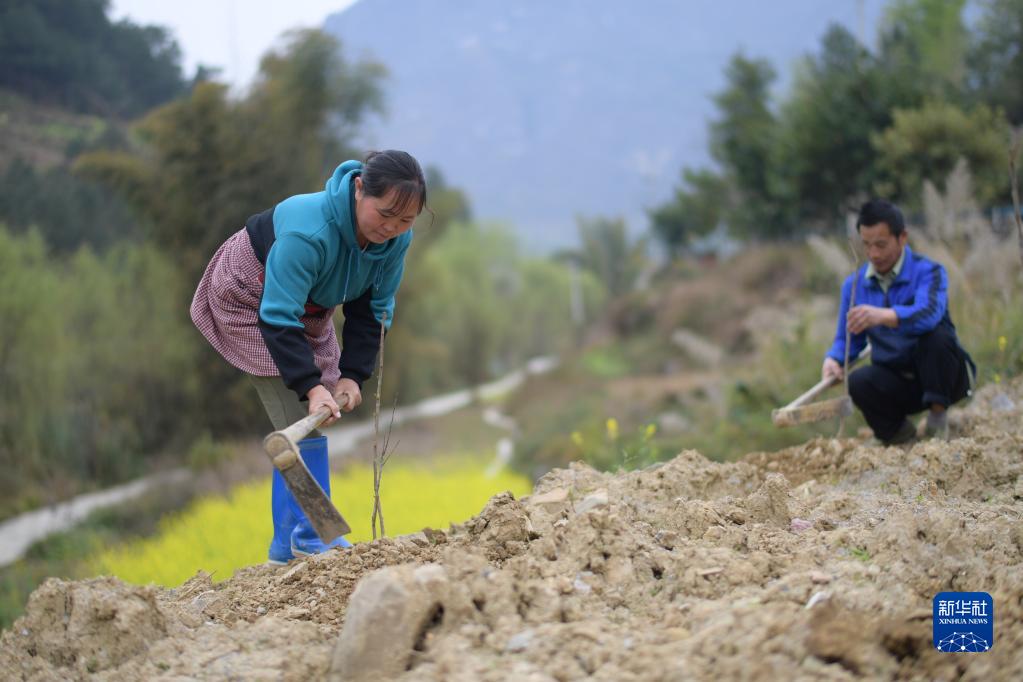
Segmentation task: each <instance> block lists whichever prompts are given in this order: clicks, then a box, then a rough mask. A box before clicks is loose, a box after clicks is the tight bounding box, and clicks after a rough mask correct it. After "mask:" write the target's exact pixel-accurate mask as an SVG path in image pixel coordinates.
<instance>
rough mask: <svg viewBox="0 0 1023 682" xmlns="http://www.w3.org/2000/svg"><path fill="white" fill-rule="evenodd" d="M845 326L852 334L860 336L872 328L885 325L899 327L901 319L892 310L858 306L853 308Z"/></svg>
mask: <svg viewBox="0 0 1023 682" xmlns="http://www.w3.org/2000/svg"><path fill="white" fill-rule="evenodd" d="M845 324H846V326H847V327H848V328H849V332H850V333H852V334H859V333H860V332H864V331H866V330H868V329H870V328H871V327H877V326H878V325H884V326H885V327H898V326H899V318H898V316H896V315H895V311H894V310H892V309H891V308H878V307H877V306H873V305H858V306H856V307H855V308H852V309H851V310H850V311H849V313H848V314H847V315H846V317H845Z"/></svg>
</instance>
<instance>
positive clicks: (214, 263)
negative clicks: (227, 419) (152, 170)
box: [191, 228, 341, 393]
mask: <svg viewBox="0 0 1023 682" xmlns="http://www.w3.org/2000/svg"><path fill="white" fill-rule="evenodd" d="M262 298H263V265H262V263H260V262H259V259H257V258H256V253H255V252H254V251H253V250H252V243H251V242H250V241H249V235H248V232H246V231H245V228H242V229H241V230H239V231H238V232H235V233H234V234H233V235H231V236H230V237H229V238H228V239H227V241H225V242H224V243H223V244H222V245H221V246H220V248H219V249H217V252H216V253H215V254H213V258H212V259H210V262H209V265H207V266H206V272H204V273H203V276H202V279H201V280H199V287H198V288H197V289H196V290H195V296H194V297H193V298H192V308H191V314H192V322H193V323H195V326H196V327H197V328H198V329H199V331H200V332H202V335H203V336H205V337H206V340H207V341H209V342H210V345H211V346H213V348H214V349H215V350H216V351H217V352H218V353H220V355H221V356H222V357H223V358H224V359H225V360H227V361H228V362H229V363H231V364H232V365H234V366H235V367H237V368H238V369H240V370H242V371H243V372H248V373H249V374H253V375H255V376H259V377H272V376H280V371H278V369H277V365H276V364H274V361H273V358H272V357H271V356H270V351H268V350H267V348H266V343H264V342H263V337H262V335H261V334H260V333H259V303H260V300H261V299H262ZM333 313H334V308H319V307H317V306H311V305H310V306H307V308H306V314H305V315H303V316H302V317H301V318H299V322H301V323H302V325H303V326H304V327H305V336H306V339H308V341H309V347H310V348H312V351H313V361H314V362H315V363H316V366H317V367H319V368H320V373H321V375H322V382H323V385H324V386H325V387H326V388H327V390H329V391H330V392H332V393H333V392H334V388H335V387H336V386H337V382H338V380H339V379H340V378H341V372H340V370H339V369H338V361H339V360H340V359H341V349H340V347H339V346H338V342H337V336H336V334H335V333H334V322H333V319H332V315H333Z"/></svg>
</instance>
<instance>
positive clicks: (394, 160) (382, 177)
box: [362, 149, 426, 215]
mask: <svg viewBox="0 0 1023 682" xmlns="http://www.w3.org/2000/svg"><path fill="white" fill-rule="evenodd" d="M392 189H393V190H395V195H394V203H393V204H392V205H391V207H390V208H391V210H393V211H394V212H395V213H402V212H403V211H404V210H405V209H406V208H408V207H410V206H415V207H416V214H417V215H418V214H419V213H421V212H422V210H423V207H424V206H425V205H426V178H425V177H424V176H423V169H422V168H420V167H419V162H418V161H416V160H415V157H413V156H412V155H411V154H409V153H407V152H401V151H398V150H396V149H385V150H384V151H382V152H370V153H369V154H367V155H366V159H365V160H364V161H363V162H362V190H363V191H364V192H365V193H366V194H367V195H368V196H371V197H376V198H380V197H382V196H384V195H385V194H387V193H388V192H390V191H391V190H392Z"/></svg>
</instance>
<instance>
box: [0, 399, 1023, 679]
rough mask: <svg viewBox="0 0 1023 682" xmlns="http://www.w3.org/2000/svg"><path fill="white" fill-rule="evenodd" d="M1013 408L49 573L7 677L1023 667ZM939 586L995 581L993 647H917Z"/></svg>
mask: <svg viewBox="0 0 1023 682" xmlns="http://www.w3.org/2000/svg"><path fill="white" fill-rule="evenodd" d="M999 395H1001V396H1002V397H1001V398H999V397H998V396H999ZM1006 398H1008V400H1006ZM1021 406H1023V380H1019V379H1017V380H1016V381H1015V382H1014V383H1013V384H1012V385H1011V386H1009V387H1006V391H1005V393H999V392H998V391H996V390H995V387H986V389H985V390H982V391H981V392H980V394H979V395H978V396H977V397H976V398H975V400H974V401H973V403H972V405H970V406H969V407H968V408H967V409H965V410H962V411H955V412H953V425H954V439H953V440H952V441H951V442H948V443H938V442H922V443H918V444H916V445H914V446H913V447H905V448H881V447H871V446H868V445H866V444H864V443H863V442H861V441H858V440H853V439H847V440H831V439H818V440H814V441H812V442H809V443H806V444H804V445H802V446H799V447H795V448H790V449H787V450H783V451H781V452H777V453H773V454H763V453H760V454H752V455H749V456H748V457H747V458H746V459H745V460H744V461H742V462H738V463H731V464H718V463H713V462H709V461H708V460H706V459H705V458H703V457H702V456H701V455H699V454H698V453H696V452H683V453H681V454H680V455H679V456H678V457H676V458H675V459H674V460H672V461H670V462H667V463H665V464H662V465H659V466H655V467H651V468H648V469H646V470H643V471H640V472H627V473H618V474H603V473H599V472H597V471H594V470H592V469H590V468H588V467H585V466H581V465H573V466H572V467H571V468H569V469H567V470H557V471H554V472H551V473H550V474H548V475H547V476H545V477H544V478H543V479H541V481H540V482H539V483H538V485H537V488H536V491H535V493H534V494H533V495H532V496H531V497H529V498H525V499H524V500H521V501H517V500H513V499H512V498H511V497H510V496H508V495H499V496H496V497H494V498H493V499H492V500H491V501H490V503H489V504H488V506H487V507H486V509H484V510H483V512H482V513H481V514H480V515H479V516H477V517H475V518H474V519H472V520H470V521H469V522H467V523H466V524H464V525H461V526H457V527H454V528H452V529H451V530H450V531H449V532H446V533H440V532H435V531H431V532H428V533H426V534H423V535H418V536H416V537H409V538H402V539H398V540H391V539H385V540H380V541H376V542H373V543H367V544H362V545H358V546H356V548H354V549H353V550H351V551H348V552H332V553H329V554H327V555H323V556H318V557H313V558H310V559H308V560H303V561H297V562H293V563H292V564H291V565H290V566H289V567H287V568H284V569H278V570H274V569H270V568H265V567H253V568H250V569H246V570H244V571H241V572H239V573H238V574H236V575H235V576H234V577H233V578H232V579H230V580H228V581H225V582H223V583H221V584H218V585H216V586H214V585H212V584H211V583H210V581H209V578H208V577H207V576H203V575H198V576H196V577H195V578H193V579H192V580H191V581H189V582H188V583H186V584H185V585H183V586H182V587H180V588H178V589H176V590H161V589H156V588H138V587H133V586H128V585H124V584H122V583H120V582H119V581H117V580H115V579H97V580H91V581H81V582H76V583H68V582H63V581H60V580H57V579H51V580H50V581H48V582H47V583H46V584H44V585H43V586H42V587H41V588H39V589H38V590H37V591H36V592H35V593H34V594H33V596H32V598H31V600H30V602H29V605H28V608H27V611H26V615H25V616H24V617H23V618H22V619H20V620H19V621H17V622H16V623H15V625H14V626H13V627H12V629H11V630H9V631H7V632H5V633H4V634H3V636H2V640H0V670H4V671H8V672H9V673H14V675H15V676H19V675H20V676H21V677H22V678H24V679H39V680H43V679H47V680H48V679H69V678H71V679H75V678H86V677H89V676H90V673H93V674H94V677H95V679H106V680H134V679H153V678H160V677H163V678H165V679H182V678H188V679H215V680H224V679H289V680H305V679H321V678H324V677H325V676H326V675H327V674H328V670H329V669H330V667H331V665H332V664H331V657H332V653H333V652H334V650H335V646H339V647H340V648H339V651H340V652H342V653H343V655H344V660H343V661H339V662H336V663H335V664H334V665H335V666H336V669H339V670H344V671H347V672H348V673H349V674H351V673H352V672H353V670H354V671H355V673H358V674H364V675H365V676H366V677H365V679H385V678H386V677H387V676H391V677H393V678H395V679H401V680H456V681H458V680H465V681H467V682H468V681H469V680H512V679H514V680H532V681H536V682H541V681H550V680H576V679H596V680H608V681H611V680H615V681H627V680H679V679H694V680H718V679H747V680H784V679H797V678H798V679H812V680H853V679H907V680H908V679H919V680H959V679H962V680H981V679H983V680H1018V679H1023V647H1021V645H1023V604H1021V600H1023V522H1021V516H1023V409H1021ZM424 564H432V565H433V566H432V567H425V568H424V567H423V565H424ZM416 566H418V567H419V568H416ZM381 568H385V570H384V571H378V570H377V569H381ZM368 576H372V577H371V578H370V579H368V580H364V581H363V582H362V583H361V584H360V587H359V591H358V592H356V593H355V594H354V596H353V591H354V590H355V588H356V584H357V583H359V581H360V580H361V579H362V578H364V577H368ZM374 590H376V591H375V592H374ZM940 591H985V592H989V593H991V595H992V596H993V597H994V602H995V614H996V622H995V642H994V648H993V649H992V650H991V651H989V652H987V653H983V654H946V653H941V652H938V651H936V650H935V649H934V648H933V647H932V645H931V622H930V616H931V600H932V598H933V597H934V595H935V594H936V593H937V592H940ZM389 594H390V595H391V597H392V598H391V601H388V598H387V595H389ZM374 595H375V596H374ZM394 595H404V596H400V598H399V599H398V601H394ZM389 609H390V610H389ZM391 614H397V615H395V616H393V617H392V616H391ZM384 615H386V616H388V617H387V618H382V617H379V616H384ZM375 616H376V617H375ZM346 620H348V621H351V623H359V624H360V625H358V626H357V627H356V626H355V625H351V627H348V628H347V629H345V628H344V627H343V626H345V623H346ZM339 635H340V639H339ZM339 641H340V642H341V644H340V645H338V644H337V642H339ZM338 666H339V667H338ZM360 671H361V673H360Z"/></svg>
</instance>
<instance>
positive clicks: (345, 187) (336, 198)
mask: <svg viewBox="0 0 1023 682" xmlns="http://www.w3.org/2000/svg"><path fill="white" fill-rule="evenodd" d="M361 174H362V162H360V161H345V162H344V163H342V164H341V165H340V166H338V167H337V168H336V169H335V170H334V173H333V174H332V175H331V176H330V179H329V180H327V184H326V186H325V187H324V199H325V201H326V203H327V210H328V212H329V215H330V217H331V219H332V220H333V222H334V226H335V228H336V229H337V230H338V231H339V232H340V234H341V240H342V241H343V242H344V245H345V247H347V248H349V249H352V250H354V251H355V252H356V253H358V254H359V255H360V258H362V259H365V260H370V261H377V260H383V259H384V258H387V257H388V256H389V255H390V254H391V253H392V252H393V251H394V250H395V249H397V248H399V242H401V241H402V239H408V238H409V237H408V236H406V235H408V234H409V233H406V234H403V235H399V236H397V237H394V238H393V239H389V240H387V241H386V242H384V243H383V244H372V243H371V244H369V246H368V248H367V249H366V250H365V251H363V250H362V249H361V248H360V247H359V243H358V241H357V240H356V238H355V230H356V218H355V191H354V188H353V185H354V182H355V178H356V176H358V175H361Z"/></svg>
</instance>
